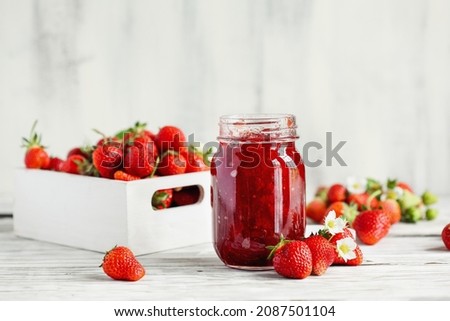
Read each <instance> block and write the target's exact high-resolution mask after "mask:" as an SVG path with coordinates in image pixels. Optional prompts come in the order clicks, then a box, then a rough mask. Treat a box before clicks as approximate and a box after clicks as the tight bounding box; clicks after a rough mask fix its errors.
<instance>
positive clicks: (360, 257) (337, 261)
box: [333, 245, 364, 266]
mask: <svg viewBox="0 0 450 321" xmlns="http://www.w3.org/2000/svg"><path fill="white" fill-rule="evenodd" d="M355 254H356V257H355V258H354V259H350V260H347V262H345V260H344V259H343V258H341V257H340V256H339V255H336V259H335V260H334V262H333V265H349V266H357V265H361V264H362V263H363V261H364V256H363V253H362V251H361V248H360V247H359V246H358V245H357V246H356V249H355Z"/></svg>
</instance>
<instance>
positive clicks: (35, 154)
mask: <svg viewBox="0 0 450 321" xmlns="http://www.w3.org/2000/svg"><path fill="white" fill-rule="evenodd" d="M36 125H37V121H35V122H34V123H33V126H32V127H31V132H30V137H29V138H25V137H23V138H22V141H23V144H22V147H25V148H26V149H27V151H26V153H25V167H26V168H33V169H49V168H50V156H49V155H48V153H47V152H46V150H45V147H44V146H43V145H42V144H41V140H42V136H41V135H38V134H37V133H36V131H35V129H36Z"/></svg>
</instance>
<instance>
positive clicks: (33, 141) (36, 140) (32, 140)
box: [22, 120, 45, 150]
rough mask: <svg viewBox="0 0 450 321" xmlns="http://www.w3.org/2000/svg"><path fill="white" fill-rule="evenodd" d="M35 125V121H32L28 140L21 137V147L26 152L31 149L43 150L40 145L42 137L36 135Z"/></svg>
mask: <svg viewBox="0 0 450 321" xmlns="http://www.w3.org/2000/svg"><path fill="white" fill-rule="evenodd" d="M36 125H37V120H35V121H34V123H33V126H32V127H31V131H30V136H29V137H28V138H25V137H22V147H25V148H26V149H27V150H30V149H32V148H36V147H37V148H44V149H45V147H44V146H43V145H42V144H41V140H42V135H38V134H37V133H36Z"/></svg>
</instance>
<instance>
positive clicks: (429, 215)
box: [425, 208, 439, 221]
mask: <svg viewBox="0 0 450 321" xmlns="http://www.w3.org/2000/svg"><path fill="white" fill-rule="evenodd" d="M438 214H439V211H438V210H437V209H435V208H429V209H427V211H426V212H425V217H426V219H427V220H428V221H431V220H434V219H435V218H436V217H437V216H438Z"/></svg>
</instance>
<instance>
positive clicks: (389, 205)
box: [380, 199, 402, 225]
mask: <svg viewBox="0 0 450 321" xmlns="http://www.w3.org/2000/svg"><path fill="white" fill-rule="evenodd" d="M380 207H381V209H382V210H383V211H384V212H385V213H386V214H387V215H388V216H389V219H390V222H391V225H392V224H395V223H397V222H399V221H400V219H401V218H402V209H401V208H400V204H399V203H398V202H397V201H396V200H393V199H387V200H385V201H381V202H380Z"/></svg>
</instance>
